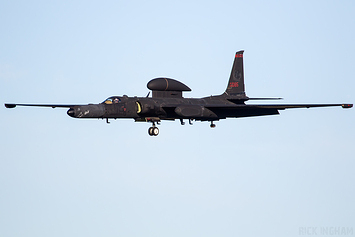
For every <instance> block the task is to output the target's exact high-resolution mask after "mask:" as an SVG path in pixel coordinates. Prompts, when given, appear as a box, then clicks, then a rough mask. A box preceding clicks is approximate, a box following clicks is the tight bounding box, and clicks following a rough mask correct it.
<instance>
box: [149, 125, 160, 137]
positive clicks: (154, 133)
mask: <svg viewBox="0 0 355 237" xmlns="http://www.w3.org/2000/svg"><path fill="white" fill-rule="evenodd" d="M148 134H149V135H150V136H158V135H159V128H157V127H150V128H149V129H148Z"/></svg>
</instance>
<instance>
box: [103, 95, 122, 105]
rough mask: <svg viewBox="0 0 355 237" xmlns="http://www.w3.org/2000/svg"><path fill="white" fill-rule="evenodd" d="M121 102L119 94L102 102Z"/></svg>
mask: <svg viewBox="0 0 355 237" xmlns="http://www.w3.org/2000/svg"><path fill="white" fill-rule="evenodd" d="M120 102H121V98H120V97H118V96H111V97H109V98H107V99H106V100H104V101H103V102H102V104H108V105H110V104H117V103H120Z"/></svg>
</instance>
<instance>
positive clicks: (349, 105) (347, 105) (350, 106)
mask: <svg viewBox="0 0 355 237" xmlns="http://www.w3.org/2000/svg"><path fill="white" fill-rule="evenodd" d="M341 107H343V109H350V108H352V107H353V104H342V105H341Z"/></svg>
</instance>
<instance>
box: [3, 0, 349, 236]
mask: <svg viewBox="0 0 355 237" xmlns="http://www.w3.org/2000/svg"><path fill="white" fill-rule="evenodd" d="M354 16H355V3H354V1H176V2H173V1H131V2H122V1H105V2H104V3H103V2H102V1H2V2H0V22H1V25H0V32H2V33H1V37H0V102H1V103H5V102H16V103H70V104H72V103H79V104H82V103H98V102H101V101H103V100H104V99H105V98H106V97H108V96H111V95H123V94H127V95H129V96H135V95H136V96H145V95H146V94H147V93H148V89H147V87H146V84H147V82H148V81H149V80H150V79H152V78H155V77H160V76H166V77H171V78H175V79H178V80H180V81H182V82H183V83H185V84H186V85H188V86H189V87H190V88H192V92H190V93H185V97H202V96H208V95H212V94H220V93H222V92H223V91H224V90H225V88H226V85H227V81H228V78H229V74H230V70H231V66H232V62H233V59H234V53H235V52H236V51H238V50H241V49H243V50H245V53H244V65H245V83H246V91H247V95H248V96H250V97H283V98H285V99H284V100H283V101H281V103H343V102H347V103H354V102H355V95H354V87H355V82H354V62H355V58H354V55H355V46H354V40H355V35H354V29H355V17H354ZM254 103H255V102H254ZM265 103H267V102H265ZM0 117H1V124H0V130H1V136H0V139H1V141H0V148H1V158H0V190H1V192H0V236H36V237H39V236H53V237H55V236H128V237H130V236H177V237H180V236H204V237H208V236H300V232H299V231H300V228H302V227H315V228H321V227H334V226H336V227H339V226H340V227H348V228H355V225H354V219H355V214H354V213H355V203H354V198H355V188H354V185H353V182H354V180H355V174H354V165H355V161H354V157H355V155H354V154H355V146H354V141H355V126H354V118H355V110H354V109H350V110H344V109H341V108H320V109H309V110H307V109H295V110H286V111H281V115H280V116H270V117H259V118H247V119H228V120H222V121H219V122H217V123H216V124H217V127H216V128H215V129H210V128H209V124H208V123H201V122H195V123H194V125H193V126H190V125H185V126H181V125H180V123H179V122H178V121H176V122H162V124H161V125H160V134H159V136H158V137H150V136H149V135H148V133H147V129H148V127H149V126H150V125H149V124H146V123H135V122H134V121H133V120H117V121H112V122H111V124H109V125H107V124H106V123H105V122H104V121H102V120H80V119H73V118H70V117H68V116H67V115H66V110H65V109H50V108H47V109H45V108H16V109H13V110H9V109H5V107H3V108H2V109H0ZM318 231H320V229H318ZM319 234H320V233H318V235H319Z"/></svg>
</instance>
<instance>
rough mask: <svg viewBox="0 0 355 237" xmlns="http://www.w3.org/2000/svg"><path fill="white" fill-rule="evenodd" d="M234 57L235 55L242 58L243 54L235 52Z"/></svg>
mask: <svg viewBox="0 0 355 237" xmlns="http://www.w3.org/2000/svg"><path fill="white" fill-rule="evenodd" d="M235 57H236V58H242V57H243V54H238V53H237V54H236V55H235Z"/></svg>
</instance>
